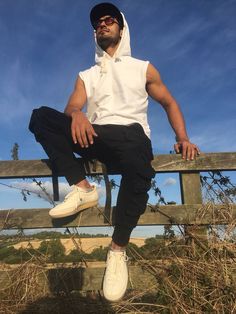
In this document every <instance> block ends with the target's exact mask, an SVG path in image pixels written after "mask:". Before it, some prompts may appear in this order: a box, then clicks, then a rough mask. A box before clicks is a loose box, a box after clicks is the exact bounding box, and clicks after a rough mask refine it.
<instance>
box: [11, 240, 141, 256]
mask: <svg viewBox="0 0 236 314" xmlns="http://www.w3.org/2000/svg"><path fill="white" fill-rule="evenodd" d="M60 240H61V243H62V244H63V245H64V247H65V249H66V252H65V254H69V253H70V252H71V251H72V250H74V249H75V244H74V243H73V241H72V239H60ZM48 241H49V239H48ZM75 241H76V242H77V243H78V245H79V247H80V248H81V249H82V250H83V251H84V252H86V253H91V252H92V251H93V250H94V249H95V248H99V247H107V246H109V244H110V243H111V238H110V237H104V238H77V239H75ZM41 242H42V241H41V240H31V241H30V242H29V241H22V242H19V243H17V244H15V245H13V247H14V248H15V249H19V248H29V247H30V246H33V248H35V249H38V248H39V246H40V243H41ZM130 242H131V243H134V244H136V245H137V246H138V247H140V246H143V245H144V242H145V238H131V239H130ZM29 243H30V244H29Z"/></svg>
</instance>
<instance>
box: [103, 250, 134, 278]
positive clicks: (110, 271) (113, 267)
mask: <svg viewBox="0 0 236 314" xmlns="http://www.w3.org/2000/svg"><path fill="white" fill-rule="evenodd" d="M122 260H123V261H124V262H127V261H128V260H129V257H128V256H127V255H126V254H124V255H115V254H113V255H110V256H109V263H108V264H110V265H109V267H107V275H108V281H112V282H113V280H114V279H116V275H117V267H118V264H119V263H122Z"/></svg>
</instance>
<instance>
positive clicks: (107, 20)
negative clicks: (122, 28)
mask: <svg viewBox="0 0 236 314" xmlns="http://www.w3.org/2000/svg"><path fill="white" fill-rule="evenodd" d="M102 22H105V24H106V26H110V25H113V24H114V23H116V24H118V25H119V23H118V22H117V21H116V20H115V18H114V17H112V16H108V17H105V18H104V19H99V20H98V21H96V24H95V29H98V28H99V27H100V26H101V24H102Z"/></svg>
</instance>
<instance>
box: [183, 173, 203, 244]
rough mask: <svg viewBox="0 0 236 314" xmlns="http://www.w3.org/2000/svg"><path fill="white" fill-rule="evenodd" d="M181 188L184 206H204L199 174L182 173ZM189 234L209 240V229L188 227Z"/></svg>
mask: <svg viewBox="0 0 236 314" xmlns="http://www.w3.org/2000/svg"><path fill="white" fill-rule="evenodd" d="M180 188H181V199H182V204H186V205H191V204H202V192H201V181H200V174H199V172H191V173H189V172H187V173H186V172H182V173H180ZM185 231H186V233H187V234H191V233H192V234H194V235H196V236H197V237H200V238H201V239H202V240H204V241H206V240H207V228H206V227H200V226H199V227H197V228H196V226H194V227H192V226H186V229H185Z"/></svg>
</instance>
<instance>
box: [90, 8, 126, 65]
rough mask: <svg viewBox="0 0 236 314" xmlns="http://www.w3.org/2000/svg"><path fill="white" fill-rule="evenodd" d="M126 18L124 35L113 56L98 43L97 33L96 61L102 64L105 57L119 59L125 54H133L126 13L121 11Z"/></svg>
mask: <svg viewBox="0 0 236 314" xmlns="http://www.w3.org/2000/svg"><path fill="white" fill-rule="evenodd" d="M121 14H122V16H123V20H124V28H123V32H122V37H121V40H120V43H119V46H118V48H117V50H116V52H115V54H114V56H113V57H111V56H109V55H108V54H107V53H106V52H105V51H104V50H102V48H101V47H100V46H99V45H98V43H97V40H96V34H95V63H96V64H98V65H100V66H102V65H103V64H104V61H105V60H104V59H106V58H107V59H110V58H112V59H119V58H120V57H123V56H131V48H130V35H129V27H128V24H127V22H126V19H125V17H124V14H123V13H121Z"/></svg>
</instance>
